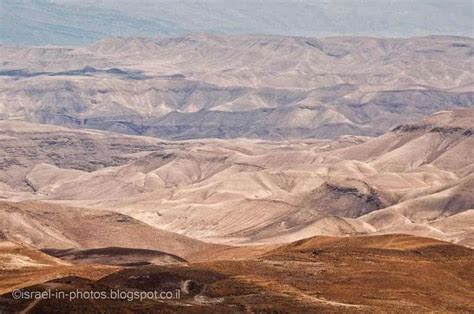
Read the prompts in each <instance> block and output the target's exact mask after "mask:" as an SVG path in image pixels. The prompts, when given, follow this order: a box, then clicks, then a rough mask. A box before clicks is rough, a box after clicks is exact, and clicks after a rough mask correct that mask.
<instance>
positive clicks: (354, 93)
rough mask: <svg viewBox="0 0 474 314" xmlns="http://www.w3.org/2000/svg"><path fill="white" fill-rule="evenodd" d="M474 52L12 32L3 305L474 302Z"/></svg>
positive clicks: (0, 255) (470, 306)
mask: <svg viewBox="0 0 474 314" xmlns="http://www.w3.org/2000/svg"><path fill="white" fill-rule="evenodd" d="M473 49H474V41H473V39H472V38H469V37H455V36H431V37H416V38H405V39H378V38H372V37H327V38H322V39H317V38H313V37H285V36H270V35H232V36H230V35H226V36H224V35H207V34H189V35H183V36H180V37H174V38H164V37H153V38H150V37H146V38H137V37H134V38H107V39H103V40H101V41H98V42H96V43H94V44H90V45H88V46H83V47H60V46H43V47H26V46H23V47H16V46H3V45H2V46H0V58H1V62H0V118H1V119H0V313H3V312H15V311H17V312H23V313H29V312H33V313H45V312H46V313H49V312H55V311H56V312H61V313H63V312H72V313H74V312H86V313H88V312H99V313H100V312H143V313H148V312H157V311H159V312H164V313H166V312H170V313H173V312H192V313H195V312H200V313H201V312H204V313H206V312H210V313H216V312H218V313H224V312H232V313H233V312H272V313H273V312H277V313H279V312H283V313H285V312H294V313H300V312H301V313H312V312H368V313H374V312H394V313H400V312H406V313H411V312H466V313H469V312H473V311H474V302H473V300H474V293H473V291H474V281H473V278H474V251H473V249H474V193H473V192H474V101H473V96H474V92H473V88H474V61H473V60H474V59H473ZM15 289H25V290H22V291H47V290H51V289H53V290H57V291H62V292H71V291H75V290H77V289H79V290H80V291H97V292H101V291H102V292H106V291H109V290H110V289H120V290H122V291H124V292H129V293H134V292H147V291H179V293H180V294H179V297H176V298H174V299H172V300H157V299H154V300H150V299H145V300H138V301H137V300H133V302H131V301H128V300H126V299H121V300H112V299H110V298H108V299H101V300H91V299H85V298H82V299H81V298H79V299H75V300H71V301H69V300H68V301H67V302H66V301H65V300H62V299H58V298H43V299H41V300H40V299H36V300H33V299H25V298H19V299H15V296H14V295H12V293H13V292H14V291H15Z"/></svg>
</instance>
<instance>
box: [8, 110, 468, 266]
mask: <svg viewBox="0 0 474 314" xmlns="http://www.w3.org/2000/svg"><path fill="white" fill-rule="evenodd" d="M472 117H473V111H472V110H467V109H466V110H459V111H443V112H439V113H435V114H434V115H432V116H430V117H428V118H426V119H425V120H421V121H419V122H415V123H411V124H404V125H401V126H399V127H396V128H394V129H393V130H392V131H389V132H387V133H386V134H384V135H382V136H380V137H378V138H368V137H357V136H343V137H340V138H338V139H337V140H318V139H308V140H294V141H281V142H276V141H262V140H249V139H238V140H232V141H227V140H218V139H214V140H192V141H180V142H168V141H162V140H157V139H154V138H148V137H130V136H127V135H120V134H115V133H108V132H102V131H92V130H77V129H76V130H71V129H67V128H63V127H56V126H46V125H38V124H29V123H25V122H2V124H0V126H2V125H3V127H1V128H0V129H1V130H3V131H2V132H3V133H2V135H1V136H2V139H1V140H0V144H1V145H3V147H5V151H6V152H27V154H23V155H21V154H19V155H18V157H16V158H15V162H9V163H8V162H5V163H4V166H3V168H4V170H3V172H2V173H3V176H4V179H3V183H2V184H3V186H4V188H3V190H2V194H3V195H4V197H10V198H14V199H15V200H18V201H24V200H42V201H43V202H44V203H43V204H50V203H51V202H54V203H60V204H63V205H65V206H68V208H69V207H71V208H72V209H71V213H74V212H76V211H79V210H76V209H74V208H73V207H77V208H87V209H88V213H90V215H91V217H94V215H95V212H97V213H105V212H107V213H114V215H117V217H121V216H120V215H123V217H125V218H126V219H131V221H133V224H140V226H143V227H144V228H145V226H147V227H146V228H145V229H147V228H154V230H155V229H159V230H166V231H168V232H172V233H177V234H182V235H185V236H187V237H191V238H196V239H200V240H203V241H208V242H216V243H225V244H229V243H234V244H240V245H241V244H246V245H247V244H250V243H252V244H258V243H282V242H291V241H295V240H298V239H301V238H305V237H310V236H314V235H348V234H349V235H357V234H370V233H374V232H375V233H409V234H415V235H419V236H429V237H434V238H437V239H441V240H445V241H452V242H455V243H462V244H464V245H467V246H472V234H473V231H474V230H473V229H472V226H470V225H469V223H468V221H470V220H471V215H472V209H474V203H473V199H472V195H471V194H472V193H470V191H471V190H472V182H473V181H472V175H471V174H470V173H471V172H470V171H471V170H469V169H471V168H472V164H473V163H472V147H474V146H473V145H472V133H471V132H472V125H473V120H472V119H473V118H472ZM15 125H18V127H15ZM28 130H29V131H28ZM47 138H48V139H49V140H46V139H47ZM14 139H16V140H14ZM109 139H110V140H109ZM45 141H48V143H53V144H54V145H53V144H51V145H49V144H48V145H45V144H44V143H45ZM86 143H87V144H86ZM122 146H123V147H125V148H126V149H125V150H124V151H123V152H122V151H121V150H120V147H122ZM57 155H60V156H65V157H66V156H67V159H66V158H60V159H58V158H57V157H55V156H57ZM4 158H5V159H11V158H12V157H11V155H7V154H5V155H4ZM21 206H23V205H21ZM42 206H43V205H42ZM44 206H47V205H44ZM55 206H56V205H55ZM45 208H46V207H45ZM53 208H54V207H53ZM104 211H105V212H104ZM56 214H61V215H63V214H64V213H63V212H61V211H60V210H56V211H54V213H53V214H52V215H53V216H54V215H56ZM457 215H460V216H457ZM61 217H62V216H61ZM64 217H72V216H71V215H69V216H64ZM457 217H463V218H464V219H465V221H466V223H459V221H460V219H461V218H457ZM61 219H62V218H61ZM64 219H68V218H64ZM87 219H89V218H87ZM87 219H86V220H87ZM117 219H119V218H117ZM46 220H47V218H44V219H43V221H44V222H47V221H46ZM461 221H462V219H461ZM142 223H144V225H142ZM39 230H41V229H39ZM55 230H56V229H55ZM60 230H67V228H63V229H60ZM71 230H74V228H72V229H71ZM147 230H148V229H147ZM36 231H38V230H35V232H36ZM61 232H63V231H61ZM61 232H59V234H62V233H61ZM147 232H148V231H147ZM153 232H155V231H153ZM53 239H54V237H53ZM106 239H109V240H110V239H111V240H112V241H115V240H117V239H120V237H119V238H117V239H112V238H111V237H108V236H107V238H106ZM109 240H106V241H105V240H104V241H102V240H100V237H99V238H98V240H97V241H99V242H100V241H102V242H100V243H101V244H100V245H99V246H100V247H111V246H117V247H135V246H136V245H137V243H136V242H133V243H131V244H130V245H122V244H121V243H120V241H119V242H112V243H106V242H107V241H109ZM65 241H66V243H70V244H71V246H67V245H66V246H64V245H60V246H59V247H58V248H71V247H75V248H81V246H83V245H84V243H82V244H80V245H72V244H74V243H75V242H74V241H75V239H74V238H73V239H72V240H71V239H69V238H68V239H67V240H65ZM71 241H72V242H71ZM114 243H115V244H114ZM51 244H52V243H51ZM56 244H57V245H59V243H55V245H56ZM55 245H51V246H50V248H55ZM41 247H42V248H44V247H45V246H44V245H43V246H41ZM84 248H92V247H91V246H88V247H87V246H86V247H84ZM137 248H141V249H153V250H159V251H164V252H166V253H172V254H176V255H178V256H180V257H184V258H186V256H183V255H181V254H180V253H182V252H179V250H178V251H170V250H169V248H166V247H165V248H164V247H162V246H160V245H158V243H157V244H156V245H154V246H148V247H144V246H138V247H137ZM185 248H186V246H184V247H183V250H185ZM174 249H175V248H174Z"/></svg>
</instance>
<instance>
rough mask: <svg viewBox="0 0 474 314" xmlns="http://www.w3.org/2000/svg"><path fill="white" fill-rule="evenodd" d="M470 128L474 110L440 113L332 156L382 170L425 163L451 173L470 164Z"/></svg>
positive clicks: (473, 149) (400, 169)
mask: <svg viewBox="0 0 474 314" xmlns="http://www.w3.org/2000/svg"><path fill="white" fill-rule="evenodd" d="M473 127H474V110H472V109H466V110H456V111H444V112H439V113H436V114H434V115H432V116H430V117H429V118H426V119H425V120H422V121H420V122H418V123H414V124H409V125H402V126H399V127H397V128H395V129H394V130H393V131H391V132H389V133H387V134H385V135H383V136H381V137H379V138H377V139H374V140H372V141H370V142H368V143H365V144H362V145H358V146H354V147H349V148H343V149H341V150H340V151H338V152H335V153H332V155H333V156H337V157H338V158H340V159H354V160H360V161H366V162H369V163H370V164H371V165H373V166H374V167H376V168H377V169H380V170H384V171H394V172H397V171H398V172H403V171H405V170H408V169H413V168H416V167H419V166H422V165H425V164H432V165H434V166H436V167H438V168H440V169H443V170H449V171H455V170H458V169H462V168H465V167H468V166H470V165H472V163H473V161H472V155H473V154H474V142H473V141H474V137H473V136H472V134H473Z"/></svg>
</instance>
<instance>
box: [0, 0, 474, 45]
mask: <svg viewBox="0 0 474 314" xmlns="http://www.w3.org/2000/svg"><path fill="white" fill-rule="evenodd" d="M473 12H474V8H473V2H472V1H470V0H456V1H444V0H424V1H406V0H394V1H363V0H354V1H343V0H336V1H310V0H287V1H281V0H280V1H273V0H260V1H251V0H243V1H242V0H240V1H231V0H216V1H205V0H200V1H186V0H184V1H171V0H158V1H154V0H133V1H132V0H116V1H112V0H105V1H92V0H2V1H1V2H0V43H2V44H22V45H46V44H52V45H84V44H89V43H92V42H94V41H96V40H98V39H102V38H105V37H110V36H157V35H159V36H177V35H181V34H184V33H194V32H206V33H216V34H278V35H290V36H316V37H322V36H334V35H360V36H377V37H411V36H427V35H458V36H470V37H472V36H473V34H474V30H473V27H472V21H473V19H474V16H473V15H474V13H473Z"/></svg>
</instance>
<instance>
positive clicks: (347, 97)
mask: <svg viewBox="0 0 474 314" xmlns="http://www.w3.org/2000/svg"><path fill="white" fill-rule="evenodd" d="M473 54H474V40H473V39H471V38H465V37H446V36H444V37H441V36H433V37H421V38H412V39H376V38H366V37H334V38H326V39H317V38H311V37H283V36H265V35H254V36H240V35H239V36H236V35H233V36H232V35H226V36H217V35H205V34H194V35H186V36H180V37H175V38H135V37H132V38H108V39H104V40H101V41H99V42H97V43H95V44H93V45H90V46H87V47H84V48H64V47H42V48H41V47H36V48H35V47H24V48H20V47H18V48H13V47H5V46H3V47H0V58H1V60H5V61H4V62H3V63H2V65H1V66H0V115H1V117H2V118H3V119H22V120H27V121H31V122H41V123H52V124H60V125H65V126H69V127H82V128H97V129H105V130H111V131H117V132H121V133H126V134H133V135H148V136H155V137H160V138H165V139H192V138H237V137H246V138H260V139H296V138H312V137H318V138H336V137H338V136H340V135H344V134H352V135H364V136H376V135H380V134H382V133H385V132H386V131H388V130H390V129H391V128H393V127H395V126H397V125H399V124H402V123H406V122H409V121H413V120H416V119H418V118H421V117H424V116H426V115H429V114H431V113H433V112H436V111H439V110H450V109H455V108H468V107H473V105H474V100H473V97H474V93H473V86H474V79H473V78H474V75H473V69H474V60H473V57H472V56H473Z"/></svg>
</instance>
